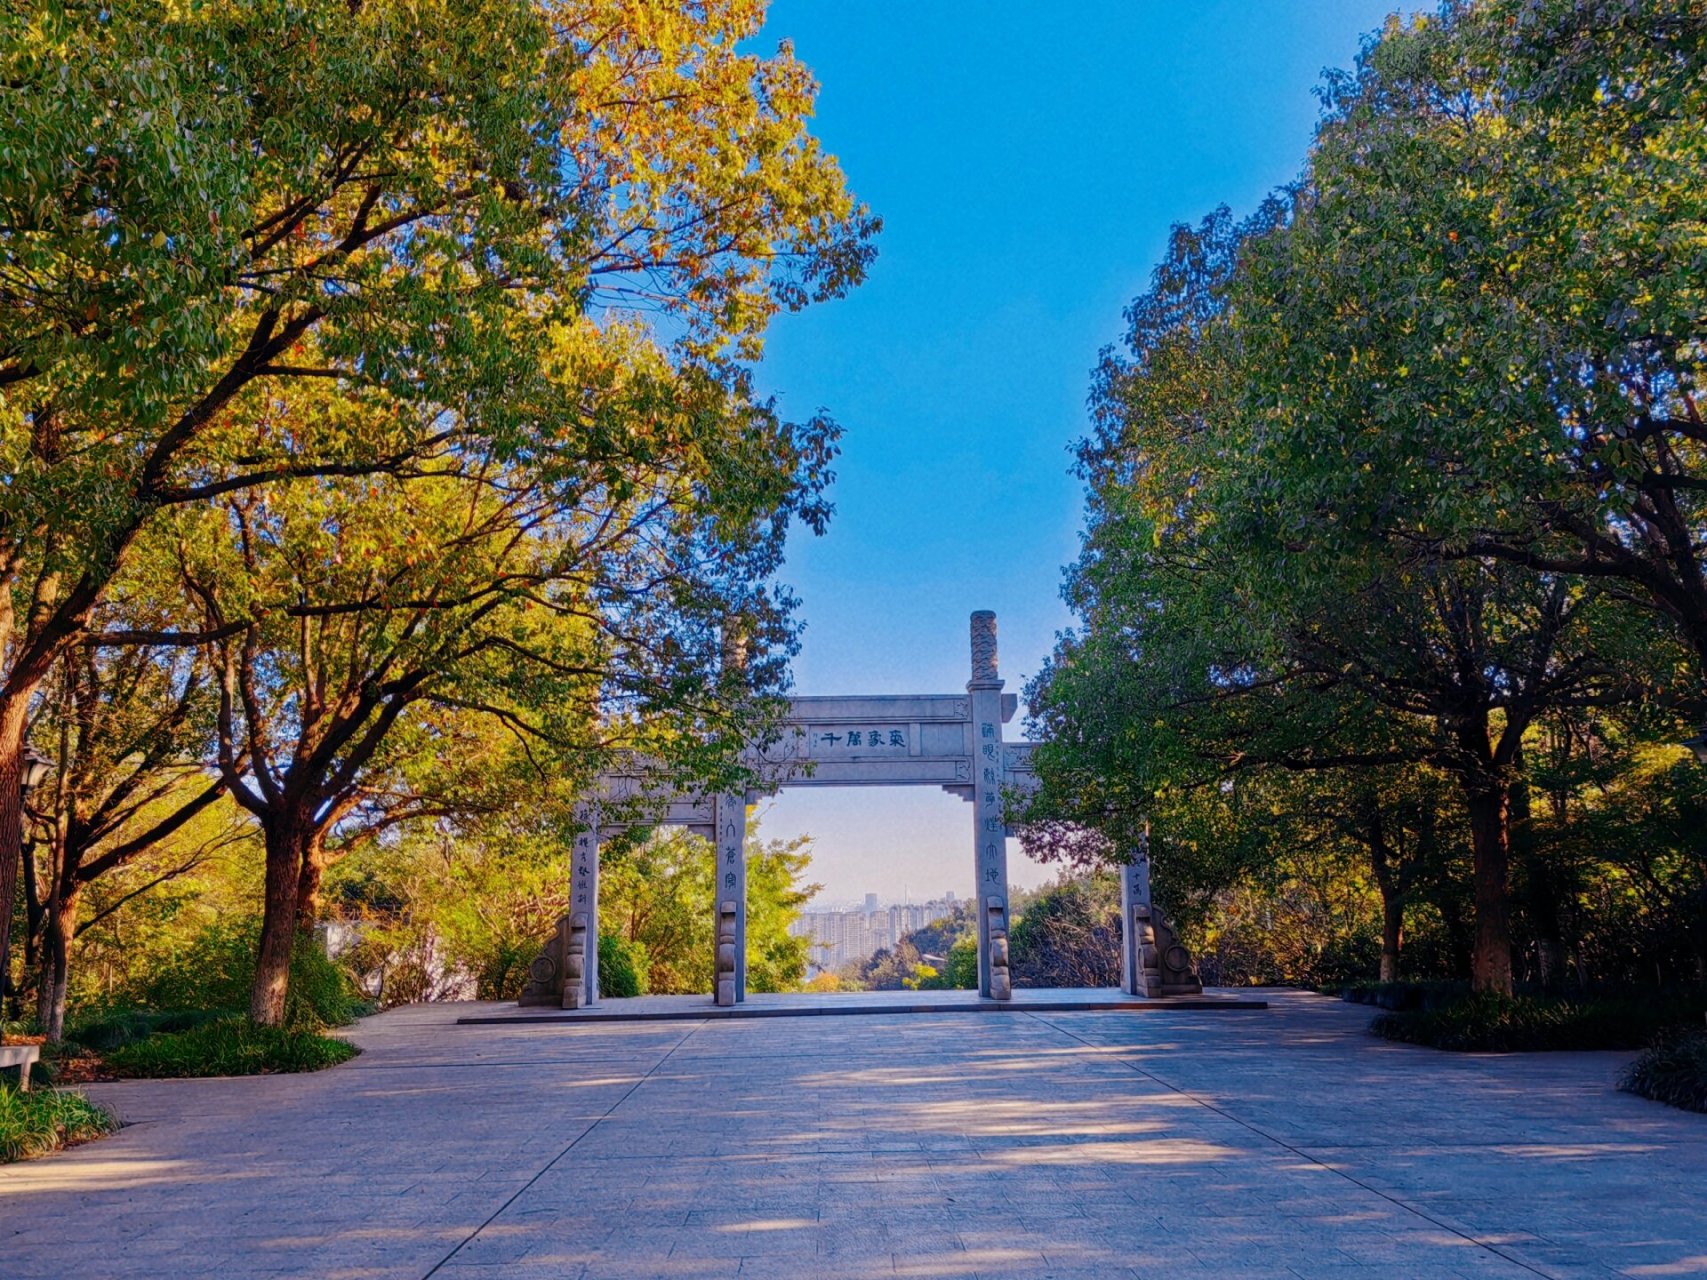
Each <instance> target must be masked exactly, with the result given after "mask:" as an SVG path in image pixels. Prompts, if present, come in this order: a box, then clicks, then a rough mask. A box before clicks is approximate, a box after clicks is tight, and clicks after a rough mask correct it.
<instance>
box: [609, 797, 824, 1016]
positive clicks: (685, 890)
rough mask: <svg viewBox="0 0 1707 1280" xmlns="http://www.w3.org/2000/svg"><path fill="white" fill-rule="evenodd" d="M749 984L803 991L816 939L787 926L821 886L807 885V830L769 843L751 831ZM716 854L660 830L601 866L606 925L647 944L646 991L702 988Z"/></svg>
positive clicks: (707, 980) (705, 987) (712, 949)
mask: <svg viewBox="0 0 1707 1280" xmlns="http://www.w3.org/2000/svg"><path fill="white" fill-rule="evenodd" d="M746 856H747V982H748V986H749V989H751V990H753V991H798V990H800V989H801V987H802V986H803V985H804V984H805V981H806V965H807V960H808V958H809V955H810V951H809V949H810V946H811V941H810V939H808V938H803V937H795V936H794V935H793V934H792V933H791V931H790V930H791V928H792V926H793V924H794V922H795V921H796V920H798V919H799V918H800V912H801V909H802V908H803V907H804V906H805V905H806V903H807V902H808V901H810V899H811V898H812V895H813V894H815V893H817V892H818V890H819V888H820V887H821V886H819V885H816V884H809V883H806V882H805V876H806V875H807V874H808V872H809V869H810V866H811V861H812V854H811V837H809V836H797V837H795V838H794V839H793V840H764V839H763V838H762V837H761V835H760V832H759V828H758V825H757V824H756V823H755V824H750V825H749V826H748V829H747V849H746ZM716 870H717V858H716V853H715V850H713V849H712V848H711V847H710V846H709V845H708V844H707V842H706V841H704V840H702V839H700V838H699V837H697V836H691V835H689V834H688V833H687V832H685V831H682V830H680V829H676V830H668V829H666V830H660V831H656V832H654V833H652V834H651V835H650V836H648V837H647V838H645V839H643V840H640V841H639V842H638V843H636V844H634V845H632V846H631V847H628V848H627V849H623V848H621V847H617V848H613V849H612V851H611V854H610V856H609V857H608V858H607V859H606V860H605V862H604V865H603V867H602V868H601V878H600V893H599V896H600V911H601V916H602V927H603V928H606V929H609V930H611V931H612V932H614V933H616V934H617V935H618V936H619V937H621V938H622V939H623V940H624V941H625V942H627V943H629V944H631V945H635V946H638V947H641V948H643V949H644V951H645V954H646V956H647V959H648V963H649V966H650V968H649V976H648V979H647V990H648V991H650V992H652V993H653V994H658V995H669V994H683V995H687V994H692V995H698V994H704V993H709V992H710V991H711V989H712V985H713V984H712V970H713V962H714V960H715V958H716V937H715V930H716V890H715V883H716V874H715V873H716Z"/></svg>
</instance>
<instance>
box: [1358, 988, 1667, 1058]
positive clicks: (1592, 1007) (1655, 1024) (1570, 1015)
mask: <svg viewBox="0 0 1707 1280" xmlns="http://www.w3.org/2000/svg"><path fill="white" fill-rule="evenodd" d="M1687 1007H1688V1006H1686V1005H1681V1004H1678V1003H1664V1002H1655V1001H1640V1000H1612V999H1598V1000H1585V1001H1574V1000H1550V999H1544V998H1540V997H1536V996H1502V995H1495V994H1491V993H1487V992H1484V993H1482V994H1479V995H1472V996H1466V997H1464V998H1462V999H1459V1000H1456V1001H1452V1002H1450V1003H1445V1004H1441V1005H1438V1006H1436V1007H1433V1008H1426V1007H1425V1008H1417V1009H1410V1010H1405V1011H1402V1012H1397V1013H1383V1014H1381V1015H1379V1016H1378V1017H1376V1018H1375V1019H1374V1021H1372V1022H1371V1023H1370V1024H1369V1029H1370V1031H1372V1032H1373V1033H1374V1034H1376V1035H1378V1036H1381V1037H1383V1038H1385V1039H1388V1040H1399V1041H1403V1042H1405V1043H1407V1044H1422V1045H1429V1046H1431V1047H1432V1048H1435V1049H1451V1050H1456V1051H1459V1052H1493V1053H1514V1052H1526V1051H1532V1050H1548V1049H1639V1048H1641V1047H1642V1046H1643V1045H1645V1044H1647V1043H1648V1042H1649V1041H1651V1040H1652V1039H1653V1038H1654V1037H1655V1036H1656V1035H1658V1034H1660V1033H1661V1032H1662V1031H1663V1030H1664V1029H1665V1028H1666V1027H1668V1026H1672V1025H1675V1024H1676V1023H1677V1022H1678V1021H1679V1020H1680V1018H1681V1017H1686V1016H1688V1015H1687V1014H1686V1013H1685V1010H1686V1009H1687Z"/></svg>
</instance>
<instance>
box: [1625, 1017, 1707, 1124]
mask: <svg viewBox="0 0 1707 1280" xmlns="http://www.w3.org/2000/svg"><path fill="white" fill-rule="evenodd" d="M1618 1087H1619V1088H1620V1089H1624V1090H1626V1091H1628V1092H1630V1093H1636V1094H1640V1095H1641V1096H1642V1097H1644V1098H1652V1099H1653V1100H1654V1101H1655V1102H1664V1103H1666V1104H1667V1105H1668V1106H1673V1107H1682V1108H1683V1109H1684V1110H1685V1111H1707V1033H1703V1032H1700V1031H1689V1032H1678V1033H1673V1034H1671V1035H1667V1036H1662V1037H1661V1038H1660V1040H1659V1042H1658V1043H1657V1044H1655V1045H1654V1046H1653V1047H1652V1048H1650V1049H1649V1050H1648V1051H1647V1052H1646V1053H1644V1054H1643V1055H1642V1056H1641V1057H1639V1058H1637V1059H1636V1061H1634V1062H1632V1063H1631V1064H1630V1065H1629V1067H1628V1068H1626V1069H1625V1072H1624V1075H1623V1077H1622V1078H1621V1079H1620V1080H1619V1081H1618Z"/></svg>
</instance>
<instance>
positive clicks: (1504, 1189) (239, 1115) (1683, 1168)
mask: <svg viewBox="0 0 1707 1280" xmlns="http://www.w3.org/2000/svg"><path fill="white" fill-rule="evenodd" d="M1269 998H1270V999H1271V1001H1272V1002H1273V1008H1271V1009H1270V1010H1269V1011H1267V1012H1266V1013H1227V1012H1221V1013H1216V1012H1203V1013H1194V1012H1188V1011H1178V1010H1175V1011H1170V1012H1168V1013H1166V1014H1142V1015H1134V1014H1121V1013H1118V1012H1106V1013H1102V1012H1098V1013H1090V1012H1071V1013H1059V1014H1057V1013H1037V1014H1020V1015H1012V1016H1002V1017H992V1016H989V1015H979V1014H939V1015H931V1016H928V1017H913V1018H909V1017H907V1016H904V1015H903V1016H895V1017H889V1016H883V1017H859V1018H847V1019H829V1018H809V1019H777V1020H764V1021H746V1022H741V1021H725V1022H707V1023H703V1024H699V1023H648V1024H629V1025H622V1024H609V1023H604V1024H584V1025H580V1026H576V1027H573V1028H565V1027H561V1026H528V1025H516V1026H503V1027H493V1026H479V1027H458V1026H455V1025H453V1023H454V1018H455V1017H456V1016H457V1015H458V1014H459V1013H460V1012H462V1011H464V1009H466V1006H462V1007H458V1006H438V1007H417V1008H411V1009H401V1010H394V1011H391V1012H389V1013H386V1014H383V1015H381V1016H380V1017H377V1018H374V1019H370V1020H368V1021H367V1022H366V1023H364V1024H363V1025H362V1026H361V1027H359V1028H357V1029H356V1030H355V1031H354V1032H353V1033H352V1034H353V1038H355V1039H356V1040H357V1041H359V1042H360V1043H361V1044H362V1045H363V1047H364V1049H365V1050H366V1052H365V1053H364V1054H363V1056H362V1057H360V1058H358V1059H356V1060H355V1061H354V1062H352V1063H350V1064H347V1065H346V1066H343V1067H339V1068H337V1069H335V1070H332V1071H329V1072H323V1073H320V1074H317V1075H313V1076H294V1077H267V1078H263V1079H255V1080H210V1081H162V1082H152V1083H140V1082H139V1083H127V1084H122V1085H111V1086H99V1087H97V1088H96V1089H95V1090H94V1093H95V1094H96V1096H97V1097H99V1098H100V1099H101V1100H103V1101H105V1102H106V1103H108V1104H109V1105H111V1106H114V1107H115V1108H116V1109H117V1110H119V1112H120V1113H121V1115H123V1116H124V1118H125V1119H126V1120H127V1121H129V1122H130V1127H128V1128H126V1129H125V1130H123V1131H122V1132H121V1133H119V1134H118V1135H117V1136H115V1137H113V1138H110V1139H107V1140H105V1141H102V1142H100V1143H95V1144H90V1145H89V1146H86V1147H82V1148H79V1149H77V1150H74V1151H72V1152H68V1153H65V1154H63V1155H60V1156H55V1157H53V1158H50V1159H48V1160H43V1161H38V1162H32V1163H30V1164H26V1165H18V1166H10V1167H7V1168H5V1169H0V1276H4V1278H5V1280H83V1278H84V1277H88V1278H90V1280H95V1278H99V1280H107V1278H108V1277H112V1278H113V1280H130V1278H131V1277H138V1278H140V1277H144V1276H146V1277H150V1280H154V1278H156V1277H171V1276H210V1277H214V1276H216V1277H219V1278H220V1280H244V1278H247V1277H257V1278H259V1277H263V1276H266V1277H304V1278H307V1277H312V1278H313V1280H326V1278H328V1277H340V1278H343V1280H425V1278H426V1277H428V1276H429V1275H431V1276H434V1277H462V1278H465V1280H466V1278H471V1277H481V1278H483V1280H495V1278H497V1277H502V1278H503V1280H546V1278H547V1277H549V1278H550V1280H650V1278H652V1277H658V1278H659V1280H675V1278H678V1277H679V1278H681V1280H717V1278H721V1277H737V1276H738V1277H746V1278H748V1280H752V1278H753V1277H759V1278H761V1280H762V1278H766V1277H770V1278H775V1280H842V1278H843V1277H861V1278H865V1277H874V1276H908V1277H919V1278H925V1280H1044V1278H1045V1277H1048V1278H1050V1280H1091V1278H1092V1277H1095V1278H1097V1280H1102V1278H1105V1277H1116V1278H1123V1280H1135V1278H1142V1280H1164V1278H1165V1280H1182V1278H1183V1280H1190V1278H1192V1277H1210V1276H1264V1277H1266V1276H1280V1277H1287V1276H1295V1277H1323V1278H1324V1280H1356V1278H1358V1277H1375V1276H1380V1277H1398V1278H1399V1280H1447V1278H1449V1277H1462V1276H1474V1277H1479V1278H1484V1280H1485V1278H1491V1277H1534V1276H1537V1275H1541V1276H1554V1277H1560V1278H1564V1277H1579V1276H1581V1277H1590V1276H1612V1275H1622V1276H1669V1275H1690V1274H1698V1275H1707V1118H1703V1117H1699V1116H1691V1115H1686V1114H1684V1113H1681V1112H1676V1111H1670V1110H1667V1109H1666V1108H1662V1107H1658V1106H1655V1105H1654V1104H1651V1103H1647V1102H1643V1101H1641V1100H1639V1099H1634V1098H1630V1097H1628V1096H1626V1095H1621V1094H1618V1093H1616V1092H1615V1091H1614V1090H1613V1089H1612V1088H1611V1082H1612V1080H1613V1079H1614V1078H1615V1075H1616V1072H1617V1070H1618V1068H1619V1067H1620V1066H1621V1064H1622V1062H1623V1061H1624V1058H1623V1057H1622V1056H1619V1055H1604V1054H1555V1055H1527V1056H1511V1055H1505V1056H1501V1055H1476V1056H1470V1057H1460V1056H1447V1055H1442V1054H1436V1053H1432V1052H1430V1051H1428V1050H1422V1049H1414V1048H1409V1047H1405V1046H1396V1045H1389V1044H1385V1043H1382V1042H1379V1041H1374V1040H1371V1039H1369V1038H1368V1037H1366V1036H1365V1035H1363V1034H1362V1027H1363V1024H1364V1022H1365V1021H1366V1020H1367V1017H1368V1011H1367V1010H1363V1009H1360V1008H1356V1007H1352V1006H1346V1005H1342V1004H1339V1003H1338V1002H1334V1001H1328V1000H1323V999H1318V998H1315V997H1310V996H1305V995H1300V994H1288V993H1270V995H1269ZM73 1222H74V1223H86V1224H94V1225H92V1226H90V1227H89V1228H88V1229H87V1230H86V1231H79V1232H70V1233H68V1231H67V1229H66V1224H67V1223H73Z"/></svg>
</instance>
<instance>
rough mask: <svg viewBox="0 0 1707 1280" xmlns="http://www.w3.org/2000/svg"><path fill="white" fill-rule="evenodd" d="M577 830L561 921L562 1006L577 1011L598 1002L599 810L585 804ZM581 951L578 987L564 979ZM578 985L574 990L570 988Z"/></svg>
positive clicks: (593, 805) (595, 806)
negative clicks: (566, 908) (566, 906)
mask: <svg viewBox="0 0 1707 1280" xmlns="http://www.w3.org/2000/svg"><path fill="white" fill-rule="evenodd" d="M577 816H578V817H579V818H580V822H581V831H580V834H578V835H577V836H576V837H575V858H574V861H573V862H572V863H571V864H570V873H569V917H568V920H567V921H566V922H565V928H566V935H565V938H564V943H565V951H564V962H565V981H564V986H563V1007H564V1008H565V1009H579V1008H582V1007H584V1006H586V1005H593V1004H597V1003H598V1002H599V808H598V806H597V805H596V804H589V805H586V806H585V807H584V808H583V809H582V810H581V812H580V813H579V814H578V815H577ZM577 947H579V948H581V950H580V954H579V962H580V963H579V967H580V969H581V978H580V982H579V983H578V984H575V983H572V982H570V981H569V980H568V978H569V974H568V969H569V968H570V967H573V966H575V964H576V958H575V949H576V948H577ZM576 986H578V988H579V989H578V990H576V989H573V988H575V987H576Z"/></svg>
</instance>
